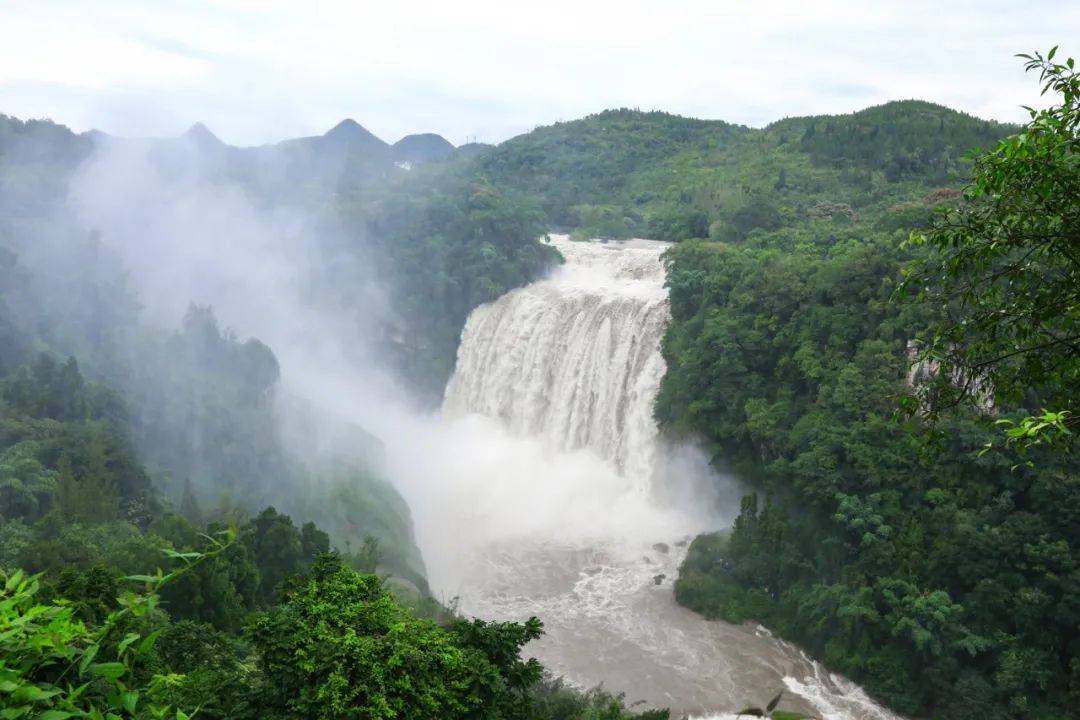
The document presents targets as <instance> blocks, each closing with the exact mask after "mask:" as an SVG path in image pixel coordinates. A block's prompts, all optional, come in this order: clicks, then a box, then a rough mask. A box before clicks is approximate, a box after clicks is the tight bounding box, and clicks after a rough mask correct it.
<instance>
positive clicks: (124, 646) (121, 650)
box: [116, 633, 141, 655]
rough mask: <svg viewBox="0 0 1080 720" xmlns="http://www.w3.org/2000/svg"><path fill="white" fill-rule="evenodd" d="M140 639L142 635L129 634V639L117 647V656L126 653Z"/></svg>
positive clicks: (122, 641) (125, 639)
mask: <svg viewBox="0 0 1080 720" xmlns="http://www.w3.org/2000/svg"><path fill="white" fill-rule="evenodd" d="M140 637H141V635H139V633H129V634H128V635H127V637H125V638H124V639H123V640H121V641H120V643H119V644H118V645H117V646H116V654H117V655H123V654H124V651H125V650H127V649H128V646H129V645H131V643H133V642H135V641H136V640H138V639H139V638H140Z"/></svg>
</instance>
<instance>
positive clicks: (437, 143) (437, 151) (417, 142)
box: [393, 133, 454, 163]
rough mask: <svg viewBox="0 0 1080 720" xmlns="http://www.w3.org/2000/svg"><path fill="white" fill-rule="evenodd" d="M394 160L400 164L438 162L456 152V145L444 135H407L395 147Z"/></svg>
mask: <svg viewBox="0 0 1080 720" xmlns="http://www.w3.org/2000/svg"><path fill="white" fill-rule="evenodd" d="M393 149H394V159H395V160H397V161H399V162H409V163H414V162H427V161H428V160H438V159H439V158H442V157H446V156H447V155H449V154H450V153H452V152H454V145H453V143H451V142H450V141H449V140H447V139H446V138H444V137H443V136H442V135H436V134H435V133H416V134H414V135H406V136H405V137H403V138H401V139H400V140H398V141H397V142H396V143H394V145H393Z"/></svg>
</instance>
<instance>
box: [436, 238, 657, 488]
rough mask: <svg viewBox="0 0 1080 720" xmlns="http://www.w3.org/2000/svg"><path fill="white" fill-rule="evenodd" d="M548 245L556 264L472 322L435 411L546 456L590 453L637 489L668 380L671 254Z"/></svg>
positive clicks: (651, 457) (637, 247)
mask: <svg viewBox="0 0 1080 720" xmlns="http://www.w3.org/2000/svg"><path fill="white" fill-rule="evenodd" d="M551 242H552V243H553V244H554V245H555V247H556V248H558V250H559V251H560V252H561V253H562V255H563V257H564V258H565V259H566V264H565V265H564V266H562V267H560V268H559V269H557V270H556V271H555V272H554V273H553V274H552V275H551V276H550V277H549V278H547V279H544V280H540V281H538V282H535V283H533V284H531V285H529V286H527V287H524V288H520V289H517V290H514V291H512V292H510V293H507V294H506V295H504V296H503V297H501V298H499V299H498V300H496V301H495V302H493V303H490V304H488V305H484V306H482V307H479V308H477V309H476V310H475V311H473V313H472V315H471V316H470V317H469V320H468V323H467V324H466V326H465V330H464V332H463V333H462V336H461V347H460V350H459V352H458V362H457V369H456V371H455V373H454V376H453V378H452V379H451V381H450V384H449V386H448V387H447V391H446V400H445V403H444V405H443V412H444V414H446V415H448V416H450V417H455V416H460V415H464V414H467V413H479V414H481V415H486V416H489V417H493V418H497V419H499V420H501V421H502V423H503V424H504V425H505V426H506V427H507V428H508V429H509V430H510V431H511V432H512V433H514V434H517V435H521V436H531V437H540V438H543V439H544V440H545V441H547V442H548V443H550V445H551V446H552V448H553V449H555V450H562V451H568V450H578V449H582V448H588V449H590V450H592V451H593V452H594V453H596V454H597V455H599V456H600V457H601V458H603V459H604V460H607V461H609V462H611V463H612V464H613V465H614V466H615V468H616V470H617V471H618V472H619V473H620V474H622V475H624V476H625V477H626V478H627V479H628V480H629V481H630V482H631V483H633V484H634V485H635V486H636V487H637V488H638V489H639V490H640V491H645V490H647V488H648V486H649V483H650V482H651V478H652V473H653V468H654V464H655V457H656V440H657V427H656V423H655V421H654V420H653V415H652V408H653V402H654V400H655V399H656V393H657V391H658V389H659V386H660V380H661V379H662V378H663V375H664V370H665V367H664V360H663V358H662V357H661V355H660V339H661V337H662V335H663V333H664V328H665V326H666V325H667V321H668V318H669V307H668V300H667V291H666V290H665V288H664V267H663V264H662V262H661V260H660V256H661V255H662V254H663V252H664V250H666V249H667V247H668V244H667V243H662V242H657V241H649V240H635V241H628V242H619V243H597V242H574V241H572V240H568V239H567V238H566V237H565V236H553V237H552V239H551Z"/></svg>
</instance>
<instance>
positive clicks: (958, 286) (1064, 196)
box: [908, 51, 1080, 444]
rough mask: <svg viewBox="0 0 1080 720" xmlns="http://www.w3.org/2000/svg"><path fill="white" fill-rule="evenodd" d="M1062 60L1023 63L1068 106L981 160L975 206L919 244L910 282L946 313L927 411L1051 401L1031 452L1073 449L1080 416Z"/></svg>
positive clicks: (1074, 101)
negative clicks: (1057, 446)
mask: <svg viewBox="0 0 1080 720" xmlns="http://www.w3.org/2000/svg"><path fill="white" fill-rule="evenodd" d="M1054 54H1055V53H1054V52H1053V51H1051V52H1050V53H1049V54H1048V56H1047V57H1045V58H1044V57H1043V56H1042V55H1039V54H1035V55H1034V56H1027V55H1025V56H1022V57H1025V58H1027V60H1028V62H1027V68H1028V70H1038V71H1039V73H1040V81H1041V82H1042V85H1043V92H1044V94H1045V93H1047V92H1050V93H1051V94H1052V96H1057V97H1058V98H1059V101H1058V103H1057V104H1055V105H1053V106H1051V107H1049V108H1047V109H1044V110H1039V111H1036V110H1034V109H1032V110H1031V111H1030V112H1031V122H1030V123H1028V125H1027V126H1026V127H1025V128H1024V130H1023V132H1021V133H1019V134H1017V135H1013V136H1010V137H1008V138H1006V139H1005V140H1003V141H1002V142H1001V143H999V144H998V145H997V147H995V148H994V149H993V151H992V152H988V153H986V154H984V155H980V156H978V157H977V158H976V160H975V167H974V172H975V176H974V181H973V182H972V184H971V185H970V186H969V188H968V190H967V192H966V193H965V202H964V203H962V204H961V205H959V206H957V207H956V208H955V209H953V210H952V211H951V212H949V213H947V214H944V215H943V216H941V217H940V218H938V219H937V221H936V222H935V223H934V224H933V225H932V226H931V228H930V229H929V230H928V231H927V232H926V233H925V234H916V235H915V241H916V243H918V244H925V245H928V246H929V247H930V248H931V249H932V250H933V252H932V253H931V254H930V255H929V256H928V257H927V258H925V259H924V260H923V261H922V262H920V263H916V264H914V265H913V267H912V268H910V270H909V278H908V287H909V289H911V290H918V291H919V293H920V295H921V296H922V298H923V299H925V301H926V302H929V303H933V304H935V305H939V306H941V307H943V308H944V309H945V311H946V312H945V316H944V317H943V318H942V319H941V320H940V321H939V322H938V323H936V324H935V325H934V326H933V327H932V328H930V332H928V333H927V337H926V341H925V347H924V350H923V354H924V357H925V358H927V359H928V360H931V361H934V362H936V363H938V364H939V366H940V371H939V373H938V382H936V383H932V384H928V385H927V386H926V388H925V392H924V395H925V397H923V398H922V405H923V406H924V407H927V406H929V408H930V409H931V410H936V409H938V408H939V407H941V406H945V407H949V406H951V405H953V404H956V403H960V402H967V403H970V402H972V401H974V402H979V401H980V400H982V399H984V398H985V397H986V396H987V395H989V396H991V397H996V398H1000V399H1003V400H1005V401H1009V402H1014V403H1015V402H1024V401H1028V402H1030V400H1031V398H1033V397H1034V396H1037V395H1039V394H1046V393H1047V392H1048V391H1049V392H1052V393H1053V394H1054V401H1055V403H1057V404H1055V405H1054V407H1053V408H1052V410H1053V411H1054V412H1043V413H1041V414H1040V418H1039V419H1038V420H1037V421H1034V422H1028V423H1027V425H1026V426H1024V427H1022V428H1021V429H1018V430H1016V431H1015V432H1014V433H1013V435H1012V436H1013V437H1014V438H1016V439H1018V440H1023V441H1024V443H1025V444H1030V443H1034V442H1037V441H1040V440H1059V441H1062V442H1068V440H1069V438H1068V437H1067V436H1068V435H1069V434H1070V431H1069V429H1068V426H1069V425H1074V424H1075V423H1076V422H1077V413H1078V412H1080V408H1078V407H1077V405H1076V402H1077V398H1080V73H1078V72H1077V71H1076V69H1075V61H1074V60H1073V59H1071V58H1070V59H1068V60H1067V61H1065V63H1064V64H1061V63H1055V62H1054V61H1053V59H1054ZM957 379H959V380H960V382H956V380H957ZM1062 413H1064V414H1062Z"/></svg>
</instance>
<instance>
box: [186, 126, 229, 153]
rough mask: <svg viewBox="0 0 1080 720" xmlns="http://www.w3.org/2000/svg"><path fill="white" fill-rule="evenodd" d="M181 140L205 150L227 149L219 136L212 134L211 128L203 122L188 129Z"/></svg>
mask: <svg viewBox="0 0 1080 720" xmlns="http://www.w3.org/2000/svg"><path fill="white" fill-rule="evenodd" d="M180 138H181V139H183V140H186V141H187V142H190V143H192V144H193V145H195V146H197V147H199V148H200V149H203V150H220V149H222V148H224V147H226V145H225V143H223V142H222V141H221V139H220V138H218V136H217V135H215V134H214V133H212V132H210V128H208V127H206V126H205V125H203V124H202V123H201V122H197V123H195V124H194V125H192V126H191V127H190V128H188V129H187V132H185V133H184V134H183V135H181V136H180Z"/></svg>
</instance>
